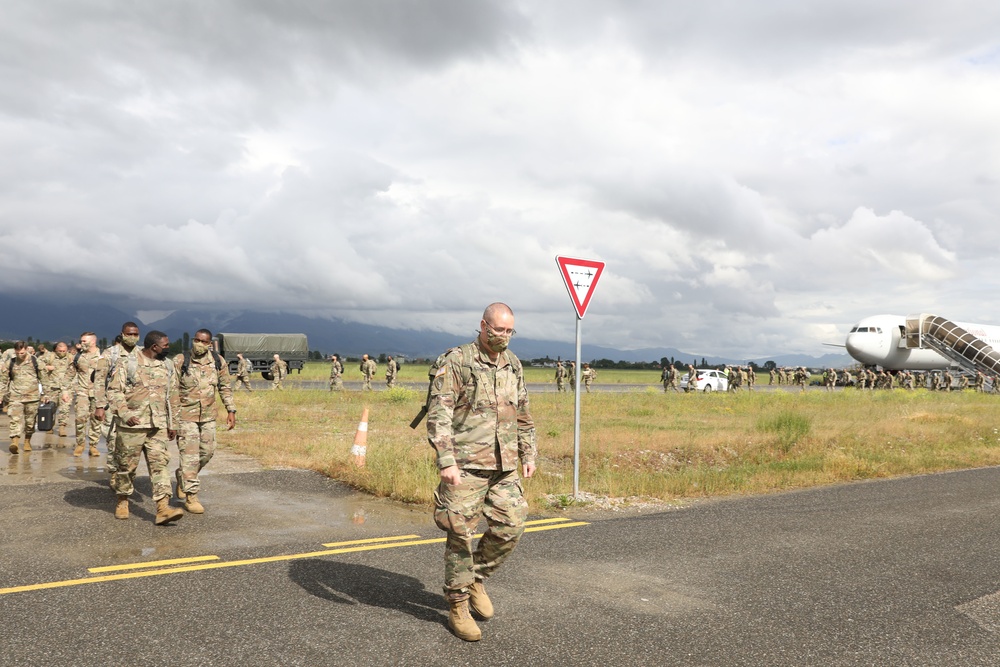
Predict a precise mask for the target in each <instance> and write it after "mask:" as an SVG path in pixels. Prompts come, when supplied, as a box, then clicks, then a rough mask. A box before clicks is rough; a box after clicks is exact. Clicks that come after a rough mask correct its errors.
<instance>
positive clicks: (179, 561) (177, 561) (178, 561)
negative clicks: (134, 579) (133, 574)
mask: <svg viewBox="0 0 1000 667" xmlns="http://www.w3.org/2000/svg"><path fill="white" fill-rule="evenodd" d="M206 560H219V557H218V556H193V557H191V558H174V559H172V560H151V561H148V562H146V563H129V564H128V565H106V566H104V567H90V568H87V572H93V573H94V574H97V573H98V572H114V571H116V570H141V569H142V568H145V567H163V566H164V565H184V564H186V563H198V562H202V561H206Z"/></svg>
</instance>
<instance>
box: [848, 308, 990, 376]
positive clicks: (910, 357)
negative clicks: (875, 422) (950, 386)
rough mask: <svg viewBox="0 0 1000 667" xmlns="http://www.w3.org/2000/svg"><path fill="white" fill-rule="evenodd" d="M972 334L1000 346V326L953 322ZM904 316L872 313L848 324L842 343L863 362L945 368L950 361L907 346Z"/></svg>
mask: <svg viewBox="0 0 1000 667" xmlns="http://www.w3.org/2000/svg"><path fill="white" fill-rule="evenodd" d="M955 324H957V325H958V326H960V327H962V328H963V329H965V330H966V331H968V332H969V333H971V334H972V335H974V336H976V337H977V338H980V339H982V340H984V341H986V342H987V343H989V344H990V345H991V346H993V347H995V348H998V349H1000V327H997V326H991V325H988V324H969V323H963V322H955ZM905 332H906V317H903V316H901V315H874V316H872V317H866V318H865V319H863V320H861V321H860V322H858V323H857V324H856V325H854V326H853V327H852V328H851V331H850V333H848V334H847V340H846V341H845V346H846V347H847V352H848V354H850V355H851V356H852V357H853V358H854V359H855V360H857V361H858V362H860V363H862V364H864V365H865V366H881V367H882V368H884V369H886V370H911V371H932V370H939V369H944V368H948V367H949V366H951V365H952V364H951V362H950V361H949V360H948V359H946V358H945V357H943V356H941V355H940V354H938V353H937V352H935V351H934V350H932V349H930V348H926V347H920V348H907V347H906V346H905V344H903V343H902V342H903V341H904V340H905Z"/></svg>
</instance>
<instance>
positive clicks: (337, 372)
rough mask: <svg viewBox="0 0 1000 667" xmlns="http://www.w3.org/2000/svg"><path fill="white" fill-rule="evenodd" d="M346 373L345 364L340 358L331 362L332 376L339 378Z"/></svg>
mask: <svg viewBox="0 0 1000 667" xmlns="http://www.w3.org/2000/svg"><path fill="white" fill-rule="evenodd" d="M343 374H344V365H343V364H341V363H340V359H337V360H336V361H331V362H330V377H331V378H339V377H340V376H341V375H343Z"/></svg>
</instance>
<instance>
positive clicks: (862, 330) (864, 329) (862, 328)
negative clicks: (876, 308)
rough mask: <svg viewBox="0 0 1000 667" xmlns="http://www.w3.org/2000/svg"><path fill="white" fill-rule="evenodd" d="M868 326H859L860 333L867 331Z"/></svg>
mask: <svg viewBox="0 0 1000 667" xmlns="http://www.w3.org/2000/svg"><path fill="white" fill-rule="evenodd" d="M867 332H868V327H858V333H867Z"/></svg>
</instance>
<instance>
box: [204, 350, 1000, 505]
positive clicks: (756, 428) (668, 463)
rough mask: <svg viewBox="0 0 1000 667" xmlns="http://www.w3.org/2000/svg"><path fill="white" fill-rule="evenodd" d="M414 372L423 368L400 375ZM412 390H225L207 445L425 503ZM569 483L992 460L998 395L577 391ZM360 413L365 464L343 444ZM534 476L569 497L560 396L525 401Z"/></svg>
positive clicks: (750, 477) (705, 480)
mask: <svg viewBox="0 0 1000 667" xmlns="http://www.w3.org/2000/svg"><path fill="white" fill-rule="evenodd" d="M410 370H411V372H412V373H413V374H414V376H419V375H420V374H421V373H425V371H422V370H421V369H418V368H412V369H410ZM422 400H423V396H422V395H419V394H418V393H417V392H414V391H410V390H406V389H396V390H393V391H384V392H383V391H378V392H373V393H368V394H360V393H357V392H341V393H329V392H325V391H309V390H290V391H285V392H280V393H272V392H256V393H254V394H252V395H248V394H238V404H239V408H240V413H239V414H240V425H239V427H238V429H237V430H236V431H233V432H231V433H225V434H220V437H219V439H220V442H222V443H223V444H225V445H226V446H228V447H230V448H231V449H233V450H235V451H238V452H241V453H245V454H249V455H251V456H253V457H255V458H257V459H259V460H260V461H262V462H263V463H264V464H265V465H267V466H275V467H277V466H292V467H299V468H307V469H312V470H317V471H320V472H322V473H324V474H326V475H329V476H331V477H333V478H336V479H339V480H342V481H344V482H346V483H348V484H350V485H352V486H354V487H357V488H359V489H363V490H365V491H368V492H370V493H373V494H375V495H379V496H386V497H391V498H395V499H398V500H402V501H406V502H418V503H428V502H429V501H430V498H431V492H432V490H433V488H434V486H435V484H436V479H437V473H436V470H435V468H434V459H433V453H432V450H431V448H430V447H429V445H428V444H427V441H426V430H425V429H424V428H423V426H421V428H420V429H418V430H417V431H413V430H411V429H410V428H409V427H408V424H409V421H410V419H411V418H412V417H413V415H414V414H415V413H416V412H417V410H418V409H419V406H420V404H421V402H422ZM582 401H583V407H582V418H581V430H582V435H581V450H582V460H581V464H580V488H581V490H584V491H589V492H592V493H596V494H600V495H607V496H612V497H646V498H656V499H661V500H665V501H671V500H677V499H684V498H695V497H706V496H720V495H732V494H755V493H767V492H773V491H778V490H784V489H793V488H801V487H809V486H816V485H822V484H832V483H836V482H843V481H849V480H859V479H871V478H879V477H891V476H900V475H912V474H919V473H927V472H935V471H942V470H953V469H958V468H970V467H978V466H986V465H996V464H1000V434H998V431H997V428H996V427H995V426H994V424H995V418H994V411H995V410H996V408H997V406H998V401H1000V397H996V396H988V395H978V394H974V393H971V392H965V393H961V394H959V393H951V394H932V393H930V392H927V391H923V390H918V391H916V392H906V391H902V390H896V391H893V392H883V391H880V392H858V391H854V390H847V391H842V392H834V393H826V392H820V391H811V392H806V393H804V394H803V393H798V392H780V391H779V392H757V393H754V394H747V393H741V394H737V395H724V394H723V395H720V394H713V395H702V394H697V395H695V394H692V395H675V394H669V395H665V394H663V393H662V391H658V390H654V389H652V388H651V389H649V390H647V391H638V392H628V393H593V394H589V395H584V396H583V397H582ZM364 406H368V407H370V409H371V415H370V418H369V423H370V430H369V434H368V452H369V456H368V465H367V467H365V468H364V469H360V470H359V469H357V468H355V467H354V466H353V464H352V462H351V457H350V448H351V445H352V443H353V439H354V434H355V429H356V428H357V424H358V420H359V418H360V415H361V411H362V408H363V407H364ZM532 413H533V415H534V417H535V421H536V426H537V430H538V444H539V451H540V457H541V458H540V461H539V470H538V474H537V475H536V477H535V478H534V479H532V480H530V481H529V482H528V483H527V484H526V488H527V490H528V494H529V501H531V502H532V503H533V504H534V506H535V507H538V506H539V504H540V503H541V501H542V499H543V498H545V497H546V496H550V497H551V496H560V495H562V496H565V495H567V494H571V493H572V481H573V459H572V457H573V400H572V396H571V395H567V394H563V395H558V394H554V393H547V394H542V393H539V394H535V395H533V396H532Z"/></svg>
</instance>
